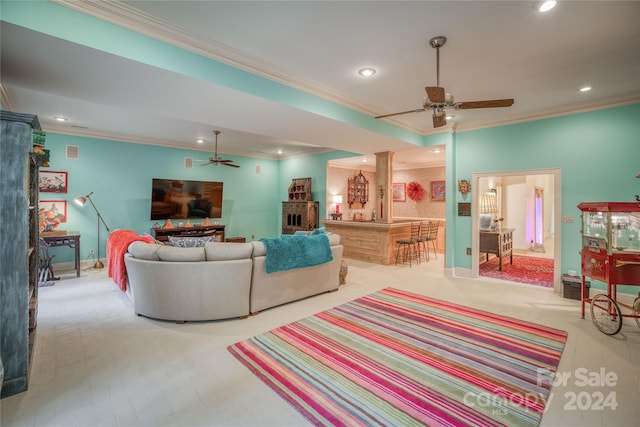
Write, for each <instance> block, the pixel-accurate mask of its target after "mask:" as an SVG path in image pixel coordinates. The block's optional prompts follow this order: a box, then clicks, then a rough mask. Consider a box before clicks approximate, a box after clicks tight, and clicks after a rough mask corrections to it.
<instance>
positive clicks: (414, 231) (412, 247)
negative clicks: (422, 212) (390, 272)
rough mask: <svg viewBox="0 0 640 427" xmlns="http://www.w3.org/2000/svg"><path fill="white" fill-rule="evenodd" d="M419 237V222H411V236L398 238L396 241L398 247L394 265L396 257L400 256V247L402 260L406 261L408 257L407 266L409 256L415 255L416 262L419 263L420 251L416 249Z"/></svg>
mask: <svg viewBox="0 0 640 427" xmlns="http://www.w3.org/2000/svg"><path fill="white" fill-rule="evenodd" d="M419 237H420V223H419V222H412V223H411V236H409V237H407V238H405V239H398V240H396V243H397V244H398V248H397V249H396V265H398V257H399V256H400V250H401V248H402V251H403V252H402V262H407V258H409V267H411V258H412V257H415V260H416V262H417V263H418V264H419V263H420V253H419V250H418V239H419Z"/></svg>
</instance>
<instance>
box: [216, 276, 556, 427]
mask: <svg viewBox="0 0 640 427" xmlns="http://www.w3.org/2000/svg"><path fill="white" fill-rule="evenodd" d="M566 339H567V334H566V332H563V331H560V330H557V329H552V328H548V327H546V326H541V325H536V324H533V323H529V322H524V321H521V320H517V319H513V318H509V317H505V316H500V315H496V314H492V313H488V312H484V311H480V310H475V309H472V308H469V307H463V306H460V305H456V304H452V303H449V302H446V301H440V300H437V299H434V298H429V297H425V296H421V295H417V294H413V293H410V292H405V291H401V290H398V289H394V288H386V289H383V290H382V291H379V292H376V293H374V294H371V295H368V296H365V297H362V298H358V299H356V300H354V301H351V302H349V303H346V304H343V305H340V306H338V307H335V308H333V309H330V310H327V311H324V312H321V313H318V314H316V315H313V316H310V317H307V318H305V319H302V320H300V321H297V322H293V323H290V324H288V325H285V326H282V327H280V328H277V329H274V330H272V331H269V332H267V333H264V334H261V335H258V336H256V337H253V338H250V339H248V340H245V341H241V342H238V343H236V344H233V345H231V346H229V351H230V352H231V353H232V354H233V355H234V356H235V357H236V358H238V360H240V361H241V362H242V363H243V364H244V365H245V366H247V367H248V368H249V369H250V370H251V371H252V372H253V373H254V374H256V375H257V376H258V377H260V378H261V379H262V380H263V381H264V382H265V383H266V384H268V385H269V386H270V387H271V388H272V389H273V390H275V391H276V392H277V393H278V394H279V395H280V396H281V397H282V398H284V399H285V400H286V401H287V402H288V403H289V404H291V405H292V406H293V407H294V408H296V409H297V410H298V411H299V412H300V413H302V414H303V415H304V417H306V418H307V419H308V420H309V421H310V422H311V423H312V424H314V425H342V426H355V425H380V426H412V425H429V426H461V425H474V426H537V425H539V424H540V419H541V418H542V414H543V411H544V408H545V404H546V399H547V397H548V396H549V390H550V388H551V381H552V379H553V373H554V372H555V371H556V368H557V366H558V363H559V361H560V356H561V354H562V350H563V348H564V343H565V342H566Z"/></svg>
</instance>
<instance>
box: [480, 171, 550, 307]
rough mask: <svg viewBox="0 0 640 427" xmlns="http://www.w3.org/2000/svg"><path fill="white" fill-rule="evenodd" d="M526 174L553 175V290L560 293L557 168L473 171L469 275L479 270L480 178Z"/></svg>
mask: <svg viewBox="0 0 640 427" xmlns="http://www.w3.org/2000/svg"><path fill="white" fill-rule="evenodd" d="M526 175H553V189H554V191H553V193H554V198H553V230H554V234H553V258H554V263H553V290H554V291H555V292H557V293H559V294H562V280H561V278H562V272H561V271H562V270H561V268H562V259H561V253H562V247H561V246H562V229H561V217H562V215H561V211H562V209H561V206H562V205H561V200H562V197H561V194H560V189H561V188H562V185H561V184H562V182H561V174H560V169H559V168H554V169H528V170H513V171H501V172H482V173H474V174H472V178H471V188H472V195H473V196H472V198H471V223H472V224H471V233H472V235H471V277H473V278H478V277H479V271H480V256H479V255H480V227H479V223H478V221H479V219H478V214H479V212H478V210H479V209H478V206H480V196H481V195H480V194H479V193H480V192H479V191H477V190H473V189H477V188H480V178H488V177H503V176H526Z"/></svg>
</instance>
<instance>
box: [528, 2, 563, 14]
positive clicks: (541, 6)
mask: <svg viewBox="0 0 640 427" xmlns="http://www.w3.org/2000/svg"><path fill="white" fill-rule="evenodd" d="M556 4H557V2H555V1H553V0H547V1H536V2H534V3H533V6H534V7H535V8H536V9H537V10H538V12H543V13H544V12H548V11H550V10H551V9H553V8H554V7H556Z"/></svg>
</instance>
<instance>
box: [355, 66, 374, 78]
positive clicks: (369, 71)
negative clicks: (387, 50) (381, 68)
mask: <svg viewBox="0 0 640 427" xmlns="http://www.w3.org/2000/svg"><path fill="white" fill-rule="evenodd" d="M375 73H376V69H375V68H373V67H364V68H360V69H359V70H358V74H360V75H361V76H362V77H371V76H373V75H374V74H375Z"/></svg>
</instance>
